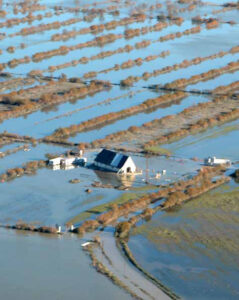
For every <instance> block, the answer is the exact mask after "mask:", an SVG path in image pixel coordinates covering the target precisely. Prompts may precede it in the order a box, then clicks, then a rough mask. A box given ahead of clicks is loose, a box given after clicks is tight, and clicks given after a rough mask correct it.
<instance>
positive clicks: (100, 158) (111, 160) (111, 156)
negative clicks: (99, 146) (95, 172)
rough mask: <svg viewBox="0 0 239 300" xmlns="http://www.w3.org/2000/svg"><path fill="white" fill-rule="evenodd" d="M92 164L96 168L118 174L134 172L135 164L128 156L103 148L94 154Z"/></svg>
mask: <svg viewBox="0 0 239 300" xmlns="http://www.w3.org/2000/svg"><path fill="white" fill-rule="evenodd" d="M94 165H95V166H96V167H97V168H100V169H103V170H107V171H110V172H116V173H118V174H132V173H135V172H136V165H135V163H134V162H133V159H132V158H131V157H130V156H128V155H125V154H122V153H117V152H115V151H112V150H107V149H103V150H102V151H101V152H100V153H99V154H98V155H97V156H96V158H95V160H94Z"/></svg>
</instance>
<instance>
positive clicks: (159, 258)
mask: <svg viewBox="0 0 239 300" xmlns="http://www.w3.org/2000/svg"><path fill="white" fill-rule="evenodd" d="M238 188H239V186H238V184H237V185H235V184H232V185H224V186H222V187H221V188H219V189H217V190H215V191H213V192H210V193H208V194H205V195H204V196H202V197H200V198H199V199H195V201H191V202H189V203H186V204H185V205H184V206H183V207H182V208H179V209H177V210H175V211H170V212H168V213H166V214H162V213H161V214H158V215H155V216H154V217H153V218H152V220H151V221H149V222H148V223H144V224H142V225H140V226H138V227H137V228H136V229H135V230H133V232H132V236H131V238H130V242H129V247H130V248H131V250H132V251H133V254H134V255H135V258H136V259H137V260H138V261H139V262H140V264H141V265H143V267H145V268H146V269H147V270H148V271H149V272H150V273H152V274H153V275H154V276H156V277H157V278H159V279H160V280H161V281H162V282H164V284H166V285H167V286H169V287H171V288H172V289H173V290H174V291H175V292H177V293H178V294H179V295H180V296H182V298H184V299H192V298H193V299H202V298H203V299H215V298H217V299H237V298H238V295H239V290H238V285H237V278H238V268H237V264H238V262H237V261H238V256H237V250H238V246H239V245H238V244H237V242H238V229H237V228H238V220H239V218H238V209H237V206H238Z"/></svg>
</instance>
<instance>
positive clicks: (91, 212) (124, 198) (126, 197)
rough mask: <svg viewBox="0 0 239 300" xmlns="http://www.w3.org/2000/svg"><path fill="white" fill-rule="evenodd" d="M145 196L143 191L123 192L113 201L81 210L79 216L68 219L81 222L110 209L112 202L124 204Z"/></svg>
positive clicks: (69, 222) (70, 221)
mask: <svg viewBox="0 0 239 300" xmlns="http://www.w3.org/2000/svg"><path fill="white" fill-rule="evenodd" d="M142 196H143V193H123V194H122V195H120V196H119V197H117V198H116V199H114V200H113V201H111V202H107V203H104V204H101V205H97V206H94V207H92V208H90V209H87V210H86V211H83V212H81V213H80V214H78V215H77V216H75V217H73V218H71V219H70V220H68V221H67V223H68V224H76V223H80V222H82V221H85V220H86V219H89V218H92V217H94V216H97V215H99V214H101V213H103V212H105V211H107V210H109V209H110V208H111V206H112V204H123V203H125V202H128V201H130V200H134V199H138V198H140V197H142Z"/></svg>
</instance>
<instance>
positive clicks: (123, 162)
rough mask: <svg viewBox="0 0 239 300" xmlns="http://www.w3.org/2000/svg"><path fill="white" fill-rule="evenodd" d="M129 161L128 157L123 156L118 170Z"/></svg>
mask: <svg viewBox="0 0 239 300" xmlns="http://www.w3.org/2000/svg"><path fill="white" fill-rule="evenodd" d="M127 159H128V156H127V155H123V156H122V158H121V160H120V162H119V163H118V168H119V169H121V168H122V167H123V165H124V164H125V162H126V160H127Z"/></svg>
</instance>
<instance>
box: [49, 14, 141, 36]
mask: <svg viewBox="0 0 239 300" xmlns="http://www.w3.org/2000/svg"><path fill="white" fill-rule="evenodd" d="M145 19H146V16H145V15H144V14H137V15H134V16H131V17H126V18H123V19H121V20H118V21H116V20H113V21H110V22H107V23H105V24H99V25H91V26H89V27H86V28H81V29H80V30H71V31H64V32H63V33H56V34H54V35H52V36H51V40H52V41H60V40H63V41H66V40H69V39H71V38H75V37H76V36H78V35H82V34H89V33H93V34H95V33H99V32H103V31H105V30H112V29H115V28H116V27H118V26H125V25H129V24H132V23H134V22H144V21H145Z"/></svg>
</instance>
